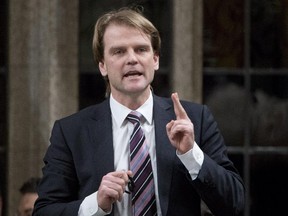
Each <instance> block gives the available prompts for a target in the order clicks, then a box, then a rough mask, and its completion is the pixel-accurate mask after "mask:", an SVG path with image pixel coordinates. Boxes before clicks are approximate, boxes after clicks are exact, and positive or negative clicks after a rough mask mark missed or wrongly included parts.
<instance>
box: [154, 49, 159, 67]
mask: <svg viewBox="0 0 288 216" xmlns="http://www.w3.org/2000/svg"><path fill="white" fill-rule="evenodd" d="M153 60H154V70H155V71H156V70H158V69H159V55H158V54H157V53H154V57H153Z"/></svg>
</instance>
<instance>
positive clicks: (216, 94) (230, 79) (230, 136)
mask: <svg viewBox="0 0 288 216" xmlns="http://www.w3.org/2000/svg"><path fill="white" fill-rule="evenodd" d="M243 85H244V78H243V76H240V75H239V76H237V75H234V76H232V75H214V76H213V75H209V76H208V75H207V76H204V90H203V91H204V103H205V104H207V105H208V106H209V108H210V109H211V111H212V113H213V115H214V117H215V119H216V121H217V122H218V124H219V128H220V130H221V131H222V134H223V136H224V138H225V141H226V144H227V145H228V146H242V145H243V142H244V126H245V119H246V118H245V117H246V116H247V115H246V113H245V106H246V95H245V89H244V86H243Z"/></svg>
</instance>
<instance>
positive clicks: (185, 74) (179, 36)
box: [171, 0, 203, 103]
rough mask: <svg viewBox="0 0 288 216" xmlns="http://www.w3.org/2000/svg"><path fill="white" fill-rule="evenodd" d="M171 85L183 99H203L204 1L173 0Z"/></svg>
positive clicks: (200, 100) (199, 100) (196, 100)
mask: <svg viewBox="0 0 288 216" xmlns="http://www.w3.org/2000/svg"><path fill="white" fill-rule="evenodd" d="M173 4H174V5H173V49H172V52H173V70H172V76H171V78H172V88H173V91H177V92H178V93H179V96H180V97H181V98H182V99H187V100H193V101H195V102H199V103H200V102H202V68H203V66H202V62H203V61H202V29H203V28H202V27H203V18H202V12H203V2H202V0H193V1H191V0H181V1H177V0H174V1H173Z"/></svg>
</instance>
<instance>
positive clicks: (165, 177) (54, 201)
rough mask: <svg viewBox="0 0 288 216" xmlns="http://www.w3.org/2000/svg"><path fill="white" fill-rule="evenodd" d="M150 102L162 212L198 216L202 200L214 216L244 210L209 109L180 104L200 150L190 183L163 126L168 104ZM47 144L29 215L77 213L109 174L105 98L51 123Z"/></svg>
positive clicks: (240, 191) (109, 143)
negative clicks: (197, 169)
mask: <svg viewBox="0 0 288 216" xmlns="http://www.w3.org/2000/svg"><path fill="white" fill-rule="evenodd" d="M153 98H154V107H153V117H154V123H155V135H156V156H157V170H158V173H157V174H158V184H159V185H158V189H159V197H160V204H161V209H162V214H163V215H171V216H172V215H173V216H174V215H175V216H176V215H177V216H181V215H184V216H186V215H187V216H188V215H189V216H200V199H203V200H204V202H205V203H206V204H207V206H208V207H209V208H210V210H211V211H212V212H213V213H214V214H215V215H219V216H225V215H227V216H233V215H238V213H239V212H241V211H242V210H243V208H244V207H243V206H244V187H243V183H242V180H241V178H240V176H239V175H238V173H237V171H236V169H235V168H234V166H233V163H232V162H231V161H230V160H229V159H228V157H227V153H226V147H225V144H224V141H223V138H222V136H221V134H220V132H219V130H218V128H217V124H216V122H215V121H214V119H213V117H212V115H211V113H210V111H209V110H208V108H207V107H206V106H203V105H198V104H195V103H190V102H185V101H182V105H183V107H184V108H185V110H186V112H187V114H188V115H189V117H190V119H191V121H192V122H193V124H194V130H195V139H196V142H197V144H198V145H199V146H200V148H201V149H202V150H203V152H204V162H203V165H202V169H201V170H200V173H199V175H198V177H197V178H196V179H195V180H194V181H192V180H191V177H190V175H189V173H188V172H187V170H186V168H185V167H184V165H183V164H182V163H181V161H180V160H179V159H178V157H177V156H176V154H175V148H174V147H172V145H171V144H170V142H169V139H168V137H167V134H166V124H167V123H168V122H169V121H170V120H171V119H175V114H174V109H173V103H172V100H171V99H169V98H160V97H157V96H155V95H153ZM50 142H51V144H50V146H49V148H48V150H47V153H46V155H45V157H44V162H45V166H44V168H43V180H42V182H41V184H40V186H39V191H38V192H39V198H38V200H37V201H36V204H35V209H34V215H50V216H51V215H53V216H55V215H67V216H73V215H77V212H78V209H79V206H80V204H81V202H82V201H83V199H84V198H85V197H86V196H88V195H90V194H91V193H93V192H95V191H97V190H98V187H99V185H100V182H101V179H102V177H103V176H104V175H105V174H107V173H108V172H111V171H114V158H113V157H114V153H113V144H112V120H111V110H110V106H109V100H105V101H104V102H102V103H101V104H98V105H95V106H91V107H88V108H86V109H84V110H82V111H80V112H78V113H76V114H74V115H71V116H69V117H66V118H64V119H61V120H58V121H56V122H55V125H54V127H53V130H52V135H51V138H50ZM111 215H113V212H112V214H111Z"/></svg>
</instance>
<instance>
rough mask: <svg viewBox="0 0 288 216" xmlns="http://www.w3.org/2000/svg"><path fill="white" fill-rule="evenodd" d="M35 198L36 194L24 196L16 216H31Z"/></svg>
mask: <svg viewBox="0 0 288 216" xmlns="http://www.w3.org/2000/svg"><path fill="white" fill-rule="evenodd" d="M37 198H38V195H37V193H26V194H24V195H23V196H22V197H21V199H20V202H19V206H18V211H17V216H31V215H32V211H33V208H34V203H35V201H36V199H37Z"/></svg>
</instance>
